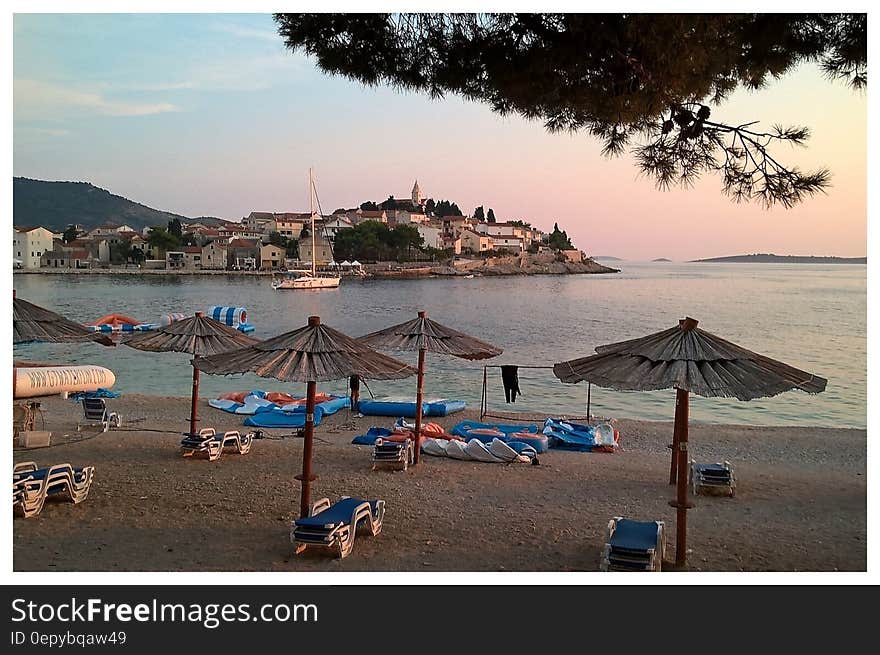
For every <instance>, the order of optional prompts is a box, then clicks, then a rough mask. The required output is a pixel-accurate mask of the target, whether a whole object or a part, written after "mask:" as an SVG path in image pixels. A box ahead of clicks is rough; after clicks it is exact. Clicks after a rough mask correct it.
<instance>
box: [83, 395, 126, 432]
mask: <svg viewBox="0 0 880 655" xmlns="http://www.w3.org/2000/svg"><path fill="white" fill-rule="evenodd" d="M82 406H83V418H84V420H85V421H88V422H89V423H93V424H94V423H99V424H100V425H101V428H103V430H102V431H103V432H107V431H108V430H109V429H110V428H118V427H120V426H121V425H122V417H121V416H120V415H119V413H118V412H111V411H109V410H108V409H107V403H105V402H104V399H103V398H83V399H82ZM82 427H83V424H79V425H77V426H76V429H77V430H81V429H82Z"/></svg>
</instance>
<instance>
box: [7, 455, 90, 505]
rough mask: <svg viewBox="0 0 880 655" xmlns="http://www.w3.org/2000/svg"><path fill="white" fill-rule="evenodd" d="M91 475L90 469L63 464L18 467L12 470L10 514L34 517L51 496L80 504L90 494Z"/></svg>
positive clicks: (30, 464)
mask: <svg viewBox="0 0 880 655" xmlns="http://www.w3.org/2000/svg"><path fill="white" fill-rule="evenodd" d="M94 475H95V468H94V467H93V466H84V467H80V468H74V467H72V466H71V465H70V464H66V463H65V464H56V465H55V466H50V467H47V468H38V467H37V465H36V464H35V463H34V462H24V463H22V464H18V465H17V466H15V467H14V468H13V471H12V504H13V512H14V513H15V514H17V515H19V516H24V517H31V516H36V515H37V514H39V513H40V512H41V511H42V509H43V506H44V504H45V502H46V499H48V498H50V497H52V498H56V499H60V500H67V501H70V502H72V503H74V504H77V503H81V502H82V501H84V500H85V499H86V497H87V496H88V495H89V490H90V489H91V485H92V480H93V479H94Z"/></svg>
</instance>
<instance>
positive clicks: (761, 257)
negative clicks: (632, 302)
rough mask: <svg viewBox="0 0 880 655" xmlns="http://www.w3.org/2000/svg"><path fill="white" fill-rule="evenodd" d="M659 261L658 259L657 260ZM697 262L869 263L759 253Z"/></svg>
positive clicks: (833, 258) (864, 260) (860, 259)
mask: <svg viewBox="0 0 880 655" xmlns="http://www.w3.org/2000/svg"><path fill="white" fill-rule="evenodd" d="M655 261H657V260H655ZM691 262H697V263H706V262H714V263H724V262H727V263H735V264H742V263H752V264H867V263H868V258H867V257H816V256H814V255H809V256H804V255H773V254H767V253H757V254H753V255H732V256H730V257H709V258H707V259H692V260H691Z"/></svg>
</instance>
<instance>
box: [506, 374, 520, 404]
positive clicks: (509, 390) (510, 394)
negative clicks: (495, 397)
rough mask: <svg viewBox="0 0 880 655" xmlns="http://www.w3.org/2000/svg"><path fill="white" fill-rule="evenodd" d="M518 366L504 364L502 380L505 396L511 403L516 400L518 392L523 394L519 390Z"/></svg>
mask: <svg viewBox="0 0 880 655" xmlns="http://www.w3.org/2000/svg"><path fill="white" fill-rule="evenodd" d="M517 370H518V367H517V366H502V367H501V381H502V382H503V383H504V397H505V399H506V400H507V402H509V403H515V402H516V394H520V395H522V391H520V390H519V376H518V375H517Z"/></svg>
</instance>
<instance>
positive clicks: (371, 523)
mask: <svg viewBox="0 0 880 655" xmlns="http://www.w3.org/2000/svg"><path fill="white" fill-rule="evenodd" d="M384 517H385V501H384V500H370V501H367V500H361V499H359V498H351V497H349V496H343V497H342V498H341V499H340V500H338V501H337V502H336V503H334V504H333V505H331V504H330V500H329V499H328V498H322V499H321V500H319V501H317V502H316V503H315V504H314V505H313V506H312V511H311V513H310V515H309V516H308V517H305V518H300V519H296V520H295V521H294V522H293V525H292V526H291V528H290V541H291V543H293V545H294V549H295V552H296V553H297V554H298V553H301V552H303V551H304V550H305V549H306V548H308V547H317V548H324V549H327V550H331V551H335V552H336V553H337V555H338V557H339V558H340V559H342V558H344V557H347V556H348V554H349V553H351V549H352V547H353V546H354V538H355V534H356V533H357V531H358V530H359V529H360V530H362V531H364V532H367V533H368V534H370V535H373V536H375V535H377V534H379V533H380V532H381V531H382V519H383V518H384Z"/></svg>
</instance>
